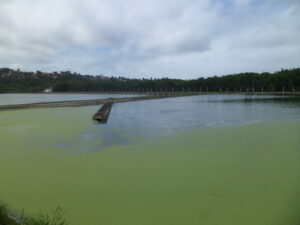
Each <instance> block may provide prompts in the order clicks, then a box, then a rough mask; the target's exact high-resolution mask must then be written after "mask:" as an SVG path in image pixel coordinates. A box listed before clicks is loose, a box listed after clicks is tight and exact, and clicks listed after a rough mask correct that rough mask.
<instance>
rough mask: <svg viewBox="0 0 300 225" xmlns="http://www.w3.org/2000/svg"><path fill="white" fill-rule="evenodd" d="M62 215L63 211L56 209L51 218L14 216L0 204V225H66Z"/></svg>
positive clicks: (41, 215) (47, 216)
mask: <svg viewBox="0 0 300 225" xmlns="http://www.w3.org/2000/svg"><path fill="white" fill-rule="evenodd" d="M63 214H64V213H63V210H62V209H61V208H60V207H57V208H56V209H55V210H53V212H52V215H51V216H49V215H47V214H43V213H40V214H38V215H36V216H27V215H26V216H25V215H24V212H22V214H21V215H18V216H16V215H15V214H13V213H12V212H11V211H10V210H9V209H8V208H7V206H6V205H5V204H3V203H0V225H67V223H66V220H65V219H64V215H63Z"/></svg>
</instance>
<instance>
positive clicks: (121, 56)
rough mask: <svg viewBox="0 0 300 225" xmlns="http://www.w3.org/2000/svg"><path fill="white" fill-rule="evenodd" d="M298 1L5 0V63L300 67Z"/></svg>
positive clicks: (179, 70) (98, 67) (153, 69)
mask: <svg viewBox="0 0 300 225" xmlns="http://www.w3.org/2000/svg"><path fill="white" fill-rule="evenodd" d="M299 10H300V3H299V2H298V1H295V0H287V1H284V2H282V1H279V0H266V1H264V2H261V1H257V0H227V1H222V2H221V1H215V0H186V1H179V0H164V1H159V0H152V1H146V0H139V1H138V0H127V1H124V0H85V1H79V0H52V1H51V0H43V1H39V0H10V1H6V0H5V1H4V0H2V1H0V66H18V67H20V68H22V69H26V70H37V69H39V70H43V69H44V70H50V71H52V70H64V69H71V70H73V71H78V72H81V73H93V74H100V73H105V74H107V75H113V74H116V73H118V74H119V73H121V74H122V75H126V76H134V77H137V76H140V77H141V76H151V74H153V75H157V76H159V75H160V74H162V75H167V76H170V77H175V76H176V77H180V78H191V77H197V76H199V75H213V74H225V73H231V72H240V71H245V70H247V71H262V70H268V71H274V70H277V69H278V68H282V67H299V66H300V51H299V49H300V33H299V31H300V23H299V21H300V15H299V13H298V12H299Z"/></svg>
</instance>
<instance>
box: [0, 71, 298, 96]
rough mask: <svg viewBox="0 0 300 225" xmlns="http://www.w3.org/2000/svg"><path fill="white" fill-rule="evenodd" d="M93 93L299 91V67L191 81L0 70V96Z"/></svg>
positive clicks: (68, 72) (67, 72)
mask: <svg viewBox="0 0 300 225" xmlns="http://www.w3.org/2000/svg"><path fill="white" fill-rule="evenodd" d="M49 87H52V88H53V91H55V92H81V91H84V92H96V91H140V92H142V91H144V92H146V91H150V90H151V91H231V92H233V91H236V92H238V91H253V90H254V91H262V90H264V91H272V92H275V91H283V90H284V91H300V68H296V69H288V70H281V71H277V72H274V73H267V72H264V73H239V74H233V75H226V76H221V77H218V76H214V77H208V78H203V77H201V78H198V79H193V80H180V79H170V78H161V79H128V78H125V77H120V76H118V77H114V76H113V77H105V76H102V75H99V76H89V75H80V74H78V73H72V72H70V71H65V72H53V73H43V72H41V71H36V72H22V71H20V70H12V69H9V68H1V69H0V93H12V92H41V91H44V89H46V88H49Z"/></svg>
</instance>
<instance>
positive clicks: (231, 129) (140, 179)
mask: <svg viewBox="0 0 300 225" xmlns="http://www.w3.org/2000/svg"><path fill="white" fill-rule="evenodd" d="M249 98H250V97H249V96H246V97H243V96H227V95H226V96H196V97H187V98H176V99H164V100H156V101H145V102H133V103H124V104H116V105H114V107H113V110H112V112H111V117H110V120H109V123H108V124H106V125H99V124H93V123H91V115H92V114H93V113H94V112H95V110H97V107H77V108H60V109H35V110H21V111H6V112H0V141H1V142H0V143H1V148H0V177H1V185H0V199H2V200H4V201H7V202H9V203H10V205H11V206H13V207H15V208H18V209H21V208H24V209H26V211H27V212H29V213H36V212H39V211H48V212H49V211H51V209H54V208H56V207H57V206H61V207H62V208H63V209H64V210H65V211H66V213H67V214H66V217H67V219H68V221H69V222H70V224H72V225H82V224H88V225H93V224H95V225H96V224H105V225H110V224H120V225H142V224H146V225H147V224H149V225H150V224H151V225H152V224H153V225H184V224H189V225H194V224H195V225H196V224H197V225H198V224H206V225H217V224H222V225H240V224H243V225H253V224H255V225H282V224H285V225H297V224H299V221H300V218H299V211H300V191H299V186H300V179H299V175H300V141H299V137H300V122H299V115H300V114H299V103H298V102H297V101H293V100H283V99H277V98H276V99H274V97H271V98H270V97H268V98H264V99H263V100H262V99H261V97H254V96H252V97H251V98H250V100H249ZM176 109H177V110H176ZM168 110H169V111H168ZM192 121H193V122H192ZM212 121H215V123H213V122H212ZM74 153H76V154H74ZM78 153H80V154H78Z"/></svg>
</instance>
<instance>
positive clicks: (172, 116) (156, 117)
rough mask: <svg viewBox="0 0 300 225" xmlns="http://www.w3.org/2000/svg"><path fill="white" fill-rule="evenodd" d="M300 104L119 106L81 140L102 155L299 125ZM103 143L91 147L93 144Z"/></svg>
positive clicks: (219, 101)
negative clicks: (164, 141) (198, 132)
mask: <svg viewBox="0 0 300 225" xmlns="http://www.w3.org/2000/svg"><path fill="white" fill-rule="evenodd" d="M299 120H300V100H299V97H293V96H265V95H263V96H262V95H199V96H191V97H179V98H169V99H160V100H148V101H139V102H128V103H119V104H115V105H114V106H113V108H112V111H111V114H110V118H109V120H108V123H107V124H91V125H90V126H89V127H88V128H87V129H86V130H85V131H84V132H83V133H82V135H81V136H80V137H79V140H82V141H81V143H88V144H87V146H88V147H85V146H82V148H81V149H80V150H79V151H77V153H82V152H93V151H99V150H102V149H104V148H106V147H109V146H113V145H130V144H133V143H136V142H137V140H140V138H147V137H151V136H167V135H174V134H176V133H177V132H179V131H186V130H195V129H204V128H209V127H219V126H235V125H245V124H251V123H257V122H262V121H299ZM96 140H101V141H100V142H98V143H95V144H94V145H92V146H91V142H93V141H96Z"/></svg>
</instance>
